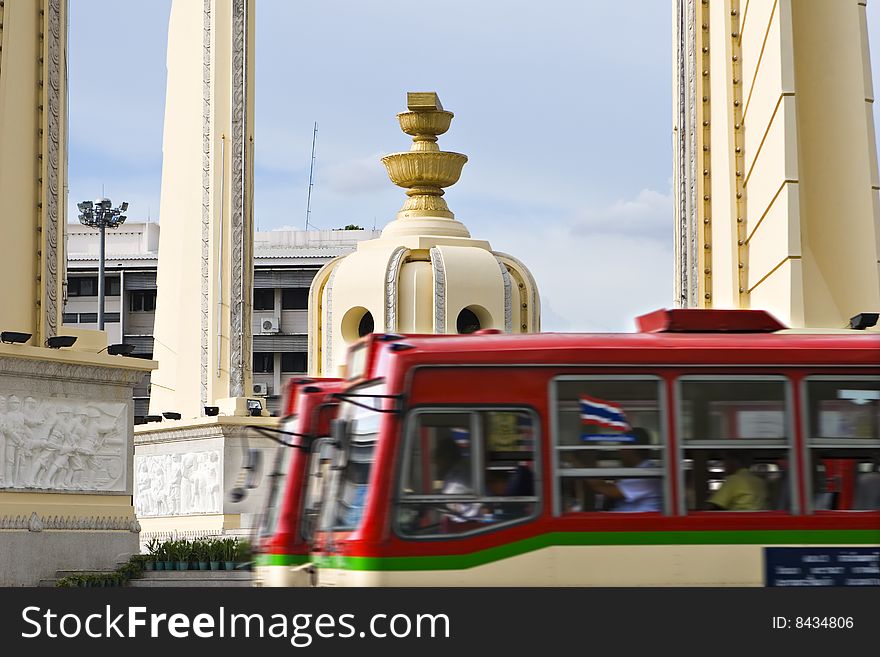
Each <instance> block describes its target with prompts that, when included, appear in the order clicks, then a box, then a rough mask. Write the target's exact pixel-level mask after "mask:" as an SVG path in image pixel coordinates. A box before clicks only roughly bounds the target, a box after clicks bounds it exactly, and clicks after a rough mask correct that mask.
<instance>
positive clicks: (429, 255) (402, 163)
mask: <svg viewBox="0 0 880 657" xmlns="http://www.w3.org/2000/svg"><path fill="white" fill-rule="evenodd" d="M407 107H408V110H409V111H407V112H402V113H400V114H398V115H397V118H398V120H399V121H400V127H401V129H402V130H403V131H404V132H405V133H406V134H408V135H410V136H412V140H413V144H412V147H411V148H410V150H409V151H406V152H403V153H392V154H390V155H386V156H385V157H384V158H382V163H383V164H384V165H385V168H386V169H387V170H388V175H389V177H390V178H391V181H392V182H393V183H394V184H395V185H398V186H400V187H403V188H404V189H406V195H407V200H406V202H405V203H404V205H403V208H402V209H401V210H400V212H398V213H397V217H396V219H394V220H393V221H391V222H390V223H389V224H388V225H387V226H385V228H384V229H383V231H382V235H381V236H380V237H379V238H377V239H374V240H368V241H364V242H360V243H359V244H358V248H357V251H356V252H354V253H352V254H348V255H345V256H341V257H338V258H336V259H335V260H332V261H331V262H329V263H328V264H327V265H325V266H324V268H323V269H321V271H319V272H318V274H317V276H315V278H314V280H313V281H312V286H311V291H310V293H309V370H310V372H311V373H312V374H313V375H316V376H336V375H338V374H339V372H340V367H341V366H342V365H344V363H345V354H346V349H347V347H348V345H350V344H351V343H353V342H355V341H357V340H358V339H359V338H361V337H363V336H364V335H366V334H367V333H372V332H373V331H375V332H385V333H470V332H473V331H476V330H480V329H498V330H501V331H504V332H507V333H526V332H535V331H539V330H540V318H541V306H540V298H539V295H538V286H537V285H536V284H535V281H534V279H533V278H532V275H531V273H530V272H529V270H528V269H527V268H526V267H525V265H523V264H522V263H521V262H520V261H519V260H517V259H516V258H514V257H513V256H510V255H507V254H505V253H499V252H496V251H492V249H491V247H490V245H489V243H488V242H486V241H484V240H478V239H474V238H472V237H471V234H470V232H468V229H467V228H466V227H465V226H464V224H462V223H461V222H460V221H458V220H456V218H455V215H454V214H453V213H452V212H451V211H450V210H449V207H448V206H447V204H446V201H445V200H444V199H443V188H445V187H449V186H450V185H453V184H455V183H456V182H457V181H458V179H459V176H460V175H461V170H462V167H463V166H464V164H465V162H467V157H466V156H464V155H462V154H460V153H451V152H447V151H441V150H440V147H439V146H438V145H437V136H438V135H442V134H443V133H445V132H446V131H447V130H448V129H449V126H450V124H451V122H452V117H453V113H452V112H449V111H446V110H444V109H443V106H442V105H441V103H440V99H439V98H438V96H437V94H436V93H433V92H431V93H409V94H407Z"/></svg>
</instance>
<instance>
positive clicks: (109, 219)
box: [77, 198, 128, 331]
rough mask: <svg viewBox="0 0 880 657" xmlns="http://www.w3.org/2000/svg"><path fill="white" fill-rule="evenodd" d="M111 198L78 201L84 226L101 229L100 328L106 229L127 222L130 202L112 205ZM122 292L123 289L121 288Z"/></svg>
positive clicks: (99, 328) (117, 226) (102, 310)
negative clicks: (126, 215)
mask: <svg viewBox="0 0 880 657" xmlns="http://www.w3.org/2000/svg"><path fill="white" fill-rule="evenodd" d="M112 205H113V204H112V203H111V201H110V199H109V198H99V199H97V200H95V201H94V202H92V201H83V202H82V203H77V207H78V208H79V209H80V212H81V214H80V215H79V221H80V223H81V224H83V225H84V226H89V227H91V228H97V229H98V230H100V231H101V236H100V250H99V256H98V330H100V331H103V330H104V259H105V249H106V235H107V234H106V229H107V227H108V226H109V227H110V228H119V226H120V225H121V224H123V223H124V222H125V219H126V217H125V215H124V214H122V213H123V212H125V211H126V210H128V203H122V204H120V206H119V207H118V208H113V207H111V206H112ZM120 292H121V290H120Z"/></svg>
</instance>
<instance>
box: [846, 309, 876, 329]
mask: <svg viewBox="0 0 880 657" xmlns="http://www.w3.org/2000/svg"><path fill="white" fill-rule="evenodd" d="M878 318H880V313H859V314H858V315H854V316H853V317H850V320H849V327H850V328H851V329H855V330H857V331H864V330H865V329H866V328H871V327H872V326H876V325H877V319H878Z"/></svg>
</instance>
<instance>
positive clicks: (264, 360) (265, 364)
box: [254, 351, 275, 374]
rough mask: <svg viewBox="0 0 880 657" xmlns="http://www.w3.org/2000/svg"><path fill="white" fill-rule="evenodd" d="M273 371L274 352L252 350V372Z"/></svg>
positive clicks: (265, 372)
mask: <svg viewBox="0 0 880 657" xmlns="http://www.w3.org/2000/svg"><path fill="white" fill-rule="evenodd" d="M274 371H275V354H273V353H272V352H259V351H255V352H254V373H255V374H272V372H274Z"/></svg>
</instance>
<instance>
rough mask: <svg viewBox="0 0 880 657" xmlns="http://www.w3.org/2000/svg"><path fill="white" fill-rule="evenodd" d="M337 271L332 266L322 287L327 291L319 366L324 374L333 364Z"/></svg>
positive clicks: (336, 268)
mask: <svg viewBox="0 0 880 657" xmlns="http://www.w3.org/2000/svg"><path fill="white" fill-rule="evenodd" d="M337 271H339V267H334V268H333V271H331V272H330V277H329V278H328V279H327V285H326V286H325V288H324V289H325V290H326V291H327V301H326V302H325V304H324V307H325V308H326V309H327V321H326V322H325V323H324V367H323V368H321V369H322V374H323V375H324V376H328V373H330V369H331V366H332V364H333V279H334V278H336V272H337Z"/></svg>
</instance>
